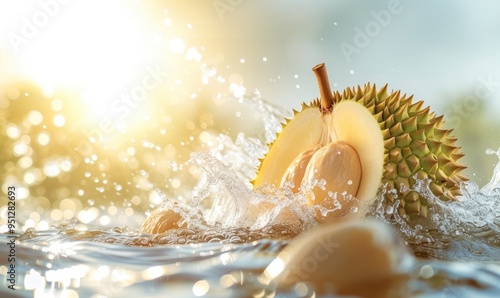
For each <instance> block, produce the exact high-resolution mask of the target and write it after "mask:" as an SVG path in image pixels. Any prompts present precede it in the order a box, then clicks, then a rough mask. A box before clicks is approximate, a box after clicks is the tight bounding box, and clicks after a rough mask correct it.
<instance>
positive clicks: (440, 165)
mask: <svg viewBox="0 0 500 298" xmlns="http://www.w3.org/2000/svg"><path fill="white" fill-rule="evenodd" d="M313 71H314V72H315V74H316V78H317V80H318V84H319V89H320V98H319V99H316V100H314V101H312V102H311V103H310V104H304V103H303V104H302V109H301V111H300V112H298V111H294V116H293V118H292V119H287V121H286V124H284V125H283V128H282V131H281V132H280V133H279V134H278V136H277V138H276V140H275V141H274V142H273V143H272V144H271V145H270V148H269V151H268V153H267V155H266V157H265V158H264V159H263V160H262V163H261V166H260V168H259V171H258V173H257V177H256V179H255V180H254V181H253V184H254V187H255V188H258V187H260V186H263V185H265V184H269V185H273V186H276V187H279V186H283V185H287V184H286V183H285V182H289V184H288V185H290V184H292V186H293V190H294V191H298V189H299V187H300V186H302V188H301V189H302V191H304V189H306V190H307V186H308V183H307V182H310V181H308V180H306V177H305V176H307V174H308V173H307V170H306V169H308V168H311V170H309V172H310V171H314V172H321V173H323V176H320V177H317V178H318V180H324V182H326V185H324V190H323V193H322V194H320V195H321V196H324V194H325V193H327V194H328V193H329V192H330V194H331V193H336V197H335V199H336V200H337V201H338V203H340V205H341V209H343V211H342V212H331V213H329V215H326V216H324V214H323V215H319V214H318V213H317V217H318V219H319V220H321V221H329V222H331V221H337V220H339V219H343V218H346V217H359V216H363V215H364V213H365V212H366V208H367V207H369V206H370V205H371V204H373V201H374V200H375V198H376V194H377V191H378V190H379V188H380V187H385V188H386V194H385V196H384V201H383V204H385V205H389V204H390V205H394V203H395V202H396V201H398V202H399V204H398V213H399V214H400V215H401V216H403V215H407V216H408V217H409V218H410V219H415V218H418V217H426V216H427V211H428V207H429V202H428V200H427V199H426V198H425V197H422V196H420V195H419V193H418V192H416V191H414V190H412V188H413V186H414V185H415V183H416V179H419V180H423V179H428V180H429V181H430V183H429V189H430V190H431V192H432V193H433V194H434V195H435V196H437V197H438V198H439V199H440V200H444V201H446V200H455V199H456V196H458V195H460V188H459V182H460V181H465V180H467V179H466V178H464V177H463V176H461V175H460V171H461V170H463V169H464V168H465V167H464V166H462V165H461V164H459V163H458V162H457V160H458V159H460V158H461V157H462V156H463V154H462V153H461V152H460V148H459V147H456V146H455V143H456V141H457V139H456V138H454V137H452V136H451V135H450V133H451V130H447V129H444V128H442V126H441V125H442V124H443V121H442V119H443V116H438V117H437V116H436V115H435V114H434V113H432V112H430V108H429V107H426V108H422V106H423V101H418V102H415V103H413V102H412V99H413V96H406V95H401V92H400V91H393V92H391V93H389V92H388V91H387V85H386V86H384V87H383V88H381V89H380V90H377V88H376V86H375V85H371V84H366V85H365V86H364V87H360V86H358V87H355V88H347V89H345V90H344V91H343V92H342V93H339V92H335V93H332V92H331V91H330V87H329V83H328V77H327V74H326V70H325V66H324V64H319V65H317V66H315V67H314V68H313ZM339 142H341V143H343V144H346V145H348V146H350V147H351V148H352V149H353V150H354V152H355V153H349V154H346V156H347V157H346V158H348V159H350V160H352V161H350V162H343V161H342V160H340V161H338V162H337V161H336V162H333V163H332V162H330V163H328V162H324V161H323V162H322V163H321V164H320V163H318V162H314V161H315V160H317V159H315V154H318V152H320V150H322V149H321V148H324V147H325V146H329V144H332V143H339ZM325 150H326V149H325ZM332 150H334V149H332ZM301 154H302V156H306V158H305V159H304V160H303V161H302V165H301V166H300V168H299V167H298V166H295V165H296V164H299V159H301V158H302V157H301V156H300V155H301ZM331 156H333V155H331ZM355 158H358V159H359V165H360V168H361V173H360V175H357V174H356V173H355V172H356V167H357V165H356V163H357V162H356V159H355ZM311 162H313V163H315V164H313V165H311ZM305 165H307V166H305ZM325 165H327V166H326V167H328V168H327V169H325V168H324V167H325ZM301 171H302V172H301ZM291 172H293V174H294V175H296V176H297V177H299V176H301V175H302V176H303V179H302V182H301V185H296V184H297V182H298V181H299V180H300V179H297V178H295V179H290V177H292V176H293V175H292V176H290V173H291ZM343 176H349V177H351V176H352V177H354V178H353V180H359V181H350V182H351V183H358V184H359V185H358V188H357V189H355V190H353V189H352V188H351V189H347V187H345V185H339V183H338V182H337V181H340V180H339V179H340V178H342V177H343ZM339 177H340V178H339ZM290 182H293V183H290ZM306 193H307V191H306ZM317 193H319V192H313V193H312V197H313V199H312V200H311V199H309V200H308V204H310V205H313V204H319V205H322V206H325V202H328V201H331V200H332V198H331V196H328V195H327V196H325V197H319V198H318V197H316V196H317ZM310 196H311V193H310V191H309V195H308V197H309V198H310ZM353 197H354V198H353ZM353 202H354V203H353ZM326 205H328V204H326ZM353 208H354V209H353ZM352 210H357V212H351V211H352Z"/></svg>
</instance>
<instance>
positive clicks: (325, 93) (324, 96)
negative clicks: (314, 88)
mask: <svg viewBox="0 0 500 298" xmlns="http://www.w3.org/2000/svg"><path fill="white" fill-rule="evenodd" d="M312 70H313V71H314V74H315V75H316V80H318V88H319V96H320V98H321V111H322V112H326V111H329V110H330V109H331V107H332V106H333V102H334V97H333V93H332V90H331V89H330V81H329V80H328V73H327V72H326V66H325V63H321V64H318V65H316V66H314V67H313V69H312Z"/></svg>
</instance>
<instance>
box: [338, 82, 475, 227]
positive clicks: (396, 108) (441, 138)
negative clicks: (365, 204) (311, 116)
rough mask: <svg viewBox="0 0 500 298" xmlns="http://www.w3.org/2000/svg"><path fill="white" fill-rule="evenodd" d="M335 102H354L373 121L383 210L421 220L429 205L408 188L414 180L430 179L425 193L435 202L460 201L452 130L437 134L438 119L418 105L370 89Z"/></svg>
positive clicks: (355, 90) (348, 91)
mask: <svg viewBox="0 0 500 298" xmlns="http://www.w3.org/2000/svg"><path fill="white" fill-rule="evenodd" d="M334 98H335V102H336V103H337V102H340V101H343V100H354V101H356V102H358V103H360V104H362V105H364V106H365V107H366V108H367V110H368V111H370V112H371V113H372V115H373V116H374V118H375V119H376V120H377V122H378V124H379V126H380V129H381V131H382V136H383V138H384V146H385V150H384V169H383V178H382V184H383V185H385V186H386V187H387V189H388V190H391V189H395V190H396V192H394V191H388V192H386V196H385V200H384V203H385V204H391V205H392V204H394V202H395V200H399V207H398V213H399V214H400V215H405V214H406V215H408V216H409V217H410V218H412V219H413V218H416V217H419V216H423V217H427V211H428V206H429V203H428V201H427V199H425V198H424V197H422V196H420V195H419V194H418V193H417V192H416V191H413V190H411V189H413V188H414V186H415V183H416V178H417V179H420V180H421V179H430V182H429V189H430V191H431V192H432V193H433V194H434V195H435V196H436V197H438V198H439V199H440V200H443V201H448V200H456V196H458V195H460V187H459V184H458V183H459V182H460V181H466V180H467V179H466V178H464V177H463V176H462V175H460V172H461V171H462V170H463V169H465V166H463V165H461V164H460V163H458V160H459V159H460V158H461V157H463V156H464V155H463V154H462V153H461V152H460V147H456V146H455V142H456V141H457V139H456V138H454V137H453V136H451V132H452V130H446V129H444V128H442V124H443V123H444V122H443V116H436V115H435V114H434V113H431V112H430V108H429V107H425V108H422V106H423V101H418V102H415V103H413V96H406V94H404V95H401V93H400V91H393V92H391V93H388V92H387V85H385V86H384V87H382V88H381V89H380V90H378V91H377V89H376V86H375V85H370V84H366V85H365V86H364V87H363V88H361V87H359V86H358V87H357V88H347V89H345V90H344V92H343V93H342V96H341V95H340V94H339V93H334Z"/></svg>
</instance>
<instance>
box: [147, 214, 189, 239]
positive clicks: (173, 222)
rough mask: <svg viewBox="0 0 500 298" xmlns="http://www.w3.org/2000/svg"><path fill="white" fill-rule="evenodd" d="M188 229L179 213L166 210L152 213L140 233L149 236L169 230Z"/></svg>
mask: <svg viewBox="0 0 500 298" xmlns="http://www.w3.org/2000/svg"><path fill="white" fill-rule="evenodd" d="M186 227H187V225H186V222H185V221H183V218H182V216H181V215H180V214H179V213H177V212H175V211H174V210H172V209H165V210H157V211H154V212H153V213H151V215H150V216H149V217H148V218H147V219H146V221H144V223H143V224H142V227H141V230H140V231H141V232H142V233H147V234H161V233H164V232H166V231H168V230H172V229H178V228H186Z"/></svg>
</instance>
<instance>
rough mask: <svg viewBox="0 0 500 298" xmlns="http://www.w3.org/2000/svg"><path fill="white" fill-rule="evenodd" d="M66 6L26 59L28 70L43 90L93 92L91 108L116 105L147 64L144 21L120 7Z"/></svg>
mask: <svg viewBox="0 0 500 298" xmlns="http://www.w3.org/2000/svg"><path fill="white" fill-rule="evenodd" d="M92 2H93V1H85V2H78V3H73V5H68V6H65V7H64V8H63V9H64V13H60V14H59V15H58V17H57V18H54V19H51V22H53V24H52V23H51V26H50V30H49V29H47V30H44V32H43V38H42V37H40V38H38V39H36V40H34V41H33V42H32V44H30V46H29V47H26V48H25V49H24V50H23V52H22V53H21V55H22V57H21V60H22V61H23V64H24V67H23V68H24V69H25V70H26V72H27V73H28V75H29V76H31V77H32V78H33V79H34V80H35V81H37V82H38V83H40V84H41V86H42V88H43V89H53V88H54V87H57V86H64V87H69V88H73V89H75V90H91V94H99V96H87V97H86V98H85V99H86V100H90V101H91V103H98V102H100V101H102V100H109V101H111V100H113V99H114V96H113V95H114V93H116V90H118V89H119V88H121V87H122V86H123V84H124V83H126V82H127V80H130V77H131V76H132V74H133V73H134V70H135V69H137V68H138V67H140V66H141V65H142V64H144V60H145V59H146V58H147V56H148V55H147V53H146V46H145V38H146V34H144V32H142V31H143V30H144V28H141V27H140V22H139V15H138V13H137V12H136V11H137V10H135V9H134V7H133V5H134V4H131V3H128V2H121V1H104V2H99V9H96V6H95V3H92Z"/></svg>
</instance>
